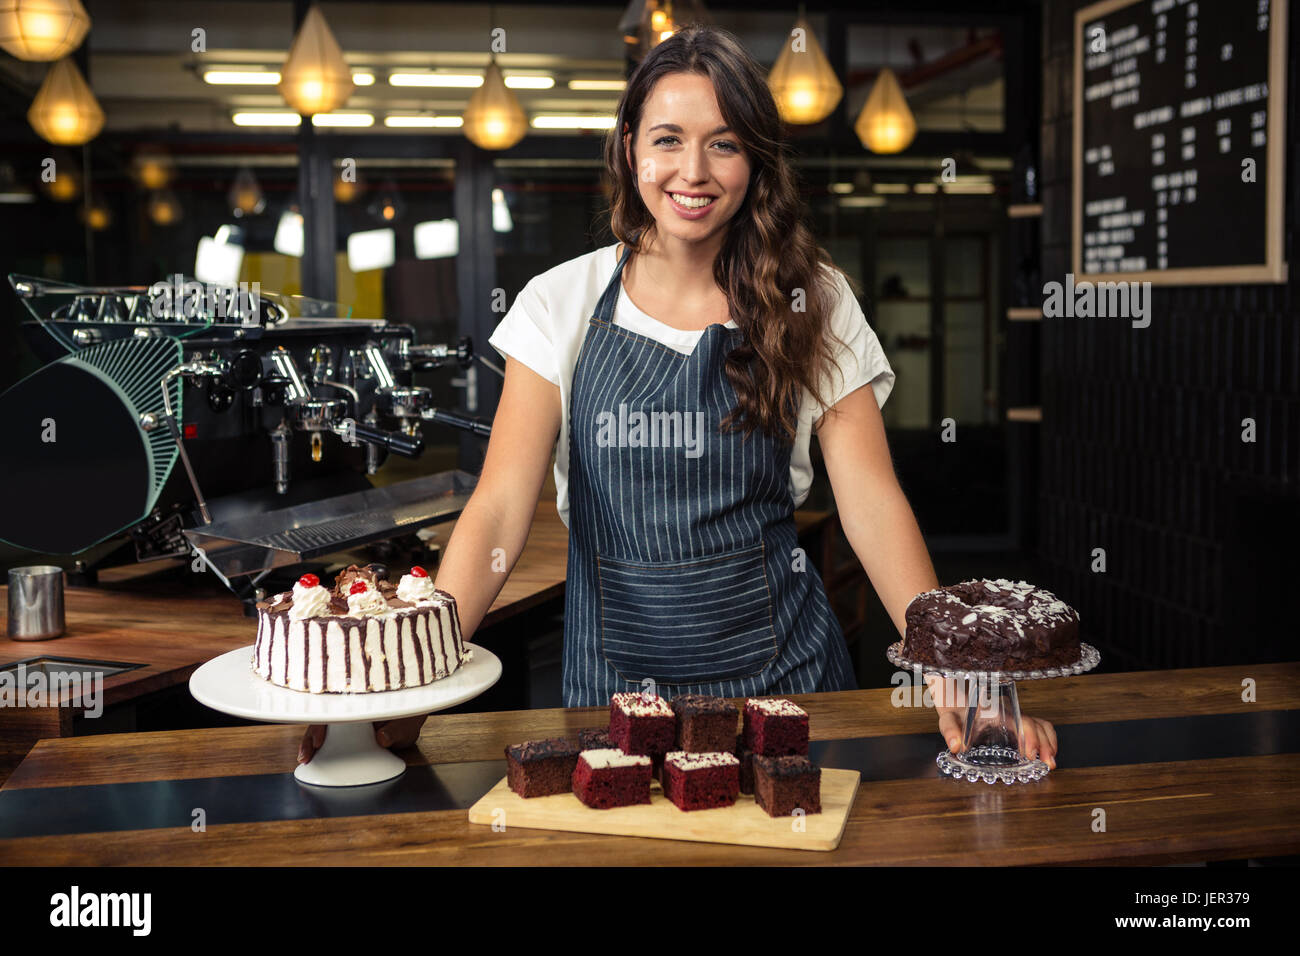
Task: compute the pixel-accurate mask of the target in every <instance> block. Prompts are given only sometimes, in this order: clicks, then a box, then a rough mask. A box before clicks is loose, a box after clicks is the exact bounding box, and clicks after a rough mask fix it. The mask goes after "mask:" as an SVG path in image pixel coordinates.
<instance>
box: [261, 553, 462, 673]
mask: <svg viewBox="0 0 1300 956" xmlns="http://www.w3.org/2000/svg"><path fill="white" fill-rule="evenodd" d="M472 655H473V652H472V651H471V650H470V649H469V648H467V647H466V646H465V643H464V641H463V640H462V639H461V633H460V618H459V617H458V616H457V614H456V599H455V598H454V597H452V596H451V595H450V594H448V593H447V592H446V591H441V590H439V589H438V588H435V587H434V586H433V581H432V580H431V579H430V578H429V575H428V572H426V571H425V570H424V569H423V568H421V567H418V566H417V567H413V568H411V572H410V573H409V574H404V575H402V579H401V581H400V583H398V585H397V586H396V587H394V586H393V585H392V584H391V583H389V582H388V581H386V580H381V578H380V575H379V574H377V573H376V569H375V568H374V567H373V566H367V567H364V568H363V567H358V566H357V565H355V564H354V565H352V566H350V567H349V568H347V570H345V571H342V572H340V573H339V575H338V576H337V577H336V578H335V579H334V587H333V588H325V587H323V586H322V585H321V583H320V579H319V578H317V577H316V575H314V574H304V575H303V576H302V577H301V578H299V579H298V582H297V583H296V584H295V585H294V586H293V590H292V591H285V592H282V593H280V594H277V595H275V597H273V598H272V599H271V600H269V601H262V602H258V605H257V642H256V643H255V644H254V645H253V660H252V667H253V671H254V673H256V674H257V675H258V676H259V677H261V678H262V679H264V680H267V681H270V682H271V683H272V684H278V685H279V686H281V687H288V688H290V689H291V690H301V691H309V692H311V693H313V694H321V693H330V694H360V693H367V692H375V691H386V690H400V689H402V688H405V687H420V686H422V685H424V684H431V683H433V682H434V681H436V680H441V679H442V678H444V677H449V676H450V675H451V674H453V673H455V672H456V669H457V668H459V667H460V666H461V665H462V664H464V663H465V662H467V661H469V660H470V659H471V658H472Z"/></svg>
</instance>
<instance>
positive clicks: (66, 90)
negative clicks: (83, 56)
mask: <svg viewBox="0 0 1300 956" xmlns="http://www.w3.org/2000/svg"><path fill="white" fill-rule="evenodd" d="M27 122H29V123H31V124H32V129H34V130H36V132H37V134H38V135H39V136H40V137H41V138H42V139H44V140H47V141H48V142H51V143H55V144H57V145H60V146H80V145H81V144H83V143H88V142H90V141H91V140H92V139H94V138H95V137H96V136H98V135H99V131H100V130H101V129H103V128H104V111H103V110H102V109H100V108H99V103H98V102H97V101H96V100H95V94H94V93H92V92H90V87H89V86H87V85H86V81H85V80H84V79H82V77H81V71H80V70H78V69H77V65H76V64H75V63H73V62H72V61H71V60H69V59H66V58H65V59H62V60H59V62H57V63H55V64H54V65H53V66H52V67H50V71H49V73H47V74H46V75H45V82H43V83H42V84H41V88H40V89H39V90H37V91H36V98H35V99H34V100H32V105H31V108H30V109H29V110H28V111H27Z"/></svg>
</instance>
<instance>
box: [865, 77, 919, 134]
mask: <svg viewBox="0 0 1300 956" xmlns="http://www.w3.org/2000/svg"><path fill="white" fill-rule="evenodd" d="M853 131H854V132H855V133H857V134H858V139H860V140H862V145H863V146H865V147H866V148H867V149H869V150H871V151H872V152H873V153H901V152H902V151H903V150H905V149H907V147H908V146H910V145H912V140H913V139H915V138H916V118H915V117H914V116H913V115H912V111H911V110H910V109H908V106H907V100H906V98H905V97H904V96H903V88H902V87H901V86H899V85H898V77H896V76H895V75H894V71H893V70H891V69H890V68H889V67H885V68H884V69H883V70H881V71H880V75H879V76H878V77H876V84H875V86H873V87H872V88H871V93H870V95H869V96H868V97H867V102H866V105H864V106H863V107H862V112H861V113H860V114H858V121H857V122H856V123H854V124H853Z"/></svg>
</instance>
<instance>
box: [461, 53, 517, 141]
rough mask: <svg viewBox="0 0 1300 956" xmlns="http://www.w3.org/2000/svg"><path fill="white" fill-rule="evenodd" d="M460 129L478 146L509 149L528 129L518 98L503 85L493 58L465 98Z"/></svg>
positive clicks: (498, 68)
mask: <svg viewBox="0 0 1300 956" xmlns="http://www.w3.org/2000/svg"><path fill="white" fill-rule="evenodd" d="M461 128H462V129H463V130H464V131H465V136H466V137H467V138H468V139H469V141H470V142H472V143H473V144H474V145H475V146H478V147H479V148H480V149H509V148H510V147H511V146H513V145H515V143H517V142H519V141H520V140H521V139H523V138H524V133H526V132H527V131H528V117H527V116H525V115H524V109H523V107H522V106H520V105H519V98H518V97H517V96H515V94H514V93H513V92H511V91H510V90H509V89H508V88H507V87H506V82H505V79H504V78H503V77H502V76H501V68H500V67H499V66H497V61H496V57H493V58H492V61H491V62H490V63H488V67H487V70H485V71H484V73H483V85H482V86H480V87H479V88H478V89H477V90H475V91H474V95H473V96H471V97H470V98H469V103H468V105H466V107H465V113H464V115H463V116H462V126H461Z"/></svg>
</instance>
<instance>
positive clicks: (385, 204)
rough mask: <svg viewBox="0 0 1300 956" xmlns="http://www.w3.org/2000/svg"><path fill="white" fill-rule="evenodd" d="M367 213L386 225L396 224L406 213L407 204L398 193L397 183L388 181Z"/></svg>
mask: <svg viewBox="0 0 1300 956" xmlns="http://www.w3.org/2000/svg"><path fill="white" fill-rule="evenodd" d="M366 212H367V213H369V214H370V215H372V216H374V217H375V218H376V219H378V220H379V221H380V222H383V223H385V224H389V223H393V222H396V221H397V220H398V219H401V218H402V216H403V215H404V214H405V213H406V203H405V202H404V201H403V200H402V196H401V193H399V192H398V189H397V183H396V182H394V181H393V180H392V179H389V180H388V181H386V182H385V183H384V185H383V187H382V188H381V189H380V190H379V194H378V195H377V196H375V198H374V200H373V201H371V203H370V205H369V206H367V207H366Z"/></svg>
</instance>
